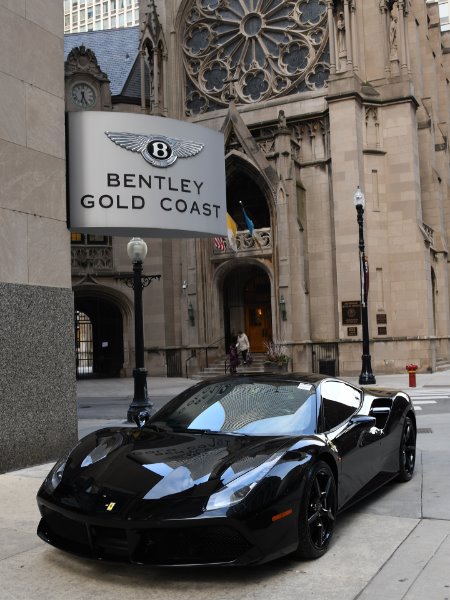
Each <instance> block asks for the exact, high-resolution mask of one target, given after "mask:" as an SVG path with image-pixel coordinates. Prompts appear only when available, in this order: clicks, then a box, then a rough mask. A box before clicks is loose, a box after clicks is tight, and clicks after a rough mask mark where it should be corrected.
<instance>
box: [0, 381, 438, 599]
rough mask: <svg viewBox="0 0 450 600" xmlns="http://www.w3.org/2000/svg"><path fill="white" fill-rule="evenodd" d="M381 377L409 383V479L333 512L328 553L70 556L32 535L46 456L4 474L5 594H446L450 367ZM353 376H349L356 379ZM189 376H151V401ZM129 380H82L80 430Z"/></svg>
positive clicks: (121, 394)
mask: <svg viewBox="0 0 450 600" xmlns="http://www.w3.org/2000/svg"><path fill="white" fill-rule="evenodd" d="M407 381H408V380H407V376H406V375H405V374H400V375H393V376H385V377H377V385H378V386H380V387H389V388H391V387H395V388H396V389H404V390H405V391H408V392H409V393H410V394H411V396H412V398H413V401H414V404H415V407H416V411H417V413H416V414H417V422H418V429H419V435H418V452H417V464H416V471H415V475H414V478H413V479H412V481H410V482H408V483H406V484H398V483H391V484H389V485H388V486H386V487H385V488H384V489H382V490H380V491H379V492H378V493H377V494H375V495H373V496H371V497H370V498H369V499H367V500H365V501H363V502H361V503H359V504H358V505H357V506H355V507H354V508H352V509H350V510H348V511H347V512H345V513H343V514H341V515H339V518H338V521H337V527H336V532H335V536H334V539H333V542H332V544H331V546H330V549H329V551H328V553H327V554H326V555H325V556H324V557H322V558H321V559H319V560H317V561H300V562H298V561H295V560H293V559H291V558H290V557H286V558H283V559H280V560H278V561H275V562H273V563H270V564H268V565H265V566H262V567H255V568H251V569H245V570H244V569H231V570H230V569H192V568H184V569H153V568H145V569H144V568H136V567H131V566H123V565H107V564H101V563H97V562H92V561H88V560H83V559H78V558H74V557H72V556H70V555H67V554H65V553H63V552H61V551H58V550H56V549H54V548H51V547H50V546H48V545H46V544H44V543H43V542H42V541H41V540H40V539H39V538H37V536H36V533H35V532H36V526H37V523H38V520H39V515H38V510H37V506H36V502H35V495H36V492H37V490H38V488H39V485H40V484H41V482H42V480H43V478H44V477H45V475H46V474H47V472H48V471H49V469H50V467H51V464H47V465H38V466H34V467H31V468H28V469H23V470H21V471H16V472H13V473H7V474H3V475H0V506H1V508H2V510H1V511H0V582H1V585H0V599H1V600H60V599H61V598H65V599H66V600H89V599H91V598H96V599H100V600H103V599H105V600H106V599H108V600H119V599H120V600H122V599H123V598H124V597H130V598H133V600H144V599H145V600H166V599H167V600H169V599H170V600H194V599H195V600H210V599H211V598H214V599H215V600H225V599H227V600H230V599H231V600H235V599H238V600H240V599H243V600H254V599H258V600H272V599H273V598H274V597H280V598H283V600H294V599H295V600H375V599H377V600H378V599H379V598H383V599H385V600H424V599H426V600H450V568H449V566H450V503H449V502H448V498H449V497H450V453H449V441H448V439H449V436H448V430H449V427H450V371H446V372H443V373H433V374H429V375H423V376H420V375H418V382H417V383H418V385H417V388H408V387H407ZM353 382H355V380H353ZM192 383H194V382H193V381H189V380H185V379H184V380H183V379H180V380H177V381H174V380H170V379H159V378H158V379H151V380H150V381H149V391H150V396H151V400H152V402H154V404H155V408H157V407H158V406H159V405H160V404H162V403H164V402H166V401H167V400H169V399H170V398H171V397H173V396H174V395H175V394H176V393H177V392H178V391H181V390H182V389H185V388H186V387H188V386H189V385H192ZM132 393H133V384H132V381H131V380H103V381H102V380H96V381H95V380H92V381H86V382H78V404H79V434H80V437H81V436H83V435H84V434H85V433H87V432H88V431H90V430H92V429H96V428H99V427H103V426H108V425H113V424H114V425H115V424H121V423H123V422H124V420H125V416H126V410H127V408H128V405H129V403H130V402H131V399H132Z"/></svg>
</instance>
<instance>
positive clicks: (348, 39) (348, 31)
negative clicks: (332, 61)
mask: <svg viewBox="0 0 450 600" xmlns="http://www.w3.org/2000/svg"><path fill="white" fill-rule="evenodd" d="M344 21H345V45H346V49H347V66H348V69H350V70H351V69H352V66H353V58H352V39H351V33H352V32H351V27H350V11H349V8H348V0H344Z"/></svg>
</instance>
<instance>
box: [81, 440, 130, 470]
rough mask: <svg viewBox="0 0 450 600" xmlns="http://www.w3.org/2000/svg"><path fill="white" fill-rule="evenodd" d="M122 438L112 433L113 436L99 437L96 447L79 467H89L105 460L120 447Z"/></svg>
mask: <svg viewBox="0 0 450 600" xmlns="http://www.w3.org/2000/svg"><path fill="white" fill-rule="evenodd" d="M122 441H123V437H122V436H121V435H120V433H114V434H113V435H105V436H103V437H100V438H99V440H98V444H97V446H96V447H95V448H94V449H93V450H92V451H91V452H89V454H88V455H87V456H86V458H85V459H84V460H83V462H82V463H81V465H80V466H81V467H89V466H90V465H93V464H94V463H96V462H98V461H99V460H102V459H103V458H106V457H107V456H108V454H111V452H113V451H114V450H116V449H117V448H118V447H119V446H121V445H122Z"/></svg>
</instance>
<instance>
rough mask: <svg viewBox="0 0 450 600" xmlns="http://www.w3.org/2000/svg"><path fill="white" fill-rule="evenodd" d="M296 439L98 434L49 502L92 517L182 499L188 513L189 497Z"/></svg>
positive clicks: (78, 451)
mask: <svg viewBox="0 0 450 600" xmlns="http://www.w3.org/2000/svg"><path fill="white" fill-rule="evenodd" d="M111 439H112V440H113V443H112V446H111V445H110V447H113V449H112V450H110V451H109V453H108V454H107V455H105V456H104V454H105V452H99V451H98V448H101V447H102V445H103V446H104V445H105V440H106V441H107V442H108V440H111ZM297 439H298V438H292V437H286V436H282V437H273V436H270V437H260V436H258V437H256V436H251V437H250V436H249V437H245V436H239V435H233V434H215V433H192V434H191V433H187V432H186V433H185V432H183V433H176V432H153V431H150V430H148V429H146V428H143V429H140V430H135V429H129V428H120V429H119V428H116V429H106V430H100V431H98V432H96V433H94V434H91V435H89V436H87V437H86V438H84V440H82V441H81V442H80V443H79V444H78V446H77V447H76V448H75V450H74V451H73V452H72V453H71V455H70V456H69V459H68V461H67V465H66V468H65V471H64V475H63V478H62V482H61V484H60V485H59V486H58V488H57V489H56V491H55V492H54V493H53V497H54V499H55V500H56V499H59V501H60V502H62V503H63V504H67V503H69V504H70V505H71V506H72V507H73V508H75V507H76V508H79V509H81V510H88V511H92V510H95V512H97V509H98V506H99V505H100V506H101V507H102V509H105V510H106V509H108V507H110V506H113V505H114V507H113V508H114V509H115V507H116V506H118V507H119V506H121V505H122V506H124V505H125V504H127V505H129V504H130V502H132V501H136V500H140V501H146V503H155V502H156V503H158V502H159V501H161V500H163V499H164V501H165V502H166V503H167V500H168V499H172V500H173V501H180V500H183V502H184V507H185V508H186V499H187V498H189V499H190V500H191V501H193V500H194V499H196V498H197V499H198V500H200V499H204V498H205V497H208V496H210V495H211V494H212V493H214V492H215V491H217V490H218V489H220V488H221V487H223V486H224V485H227V484H228V483H230V482H231V481H233V479H235V478H236V477H239V476H240V475H243V474H244V473H246V472H248V471H250V470H251V469H255V468H257V467H258V466H260V465H262V464H263V463H264V462H266V461H267V460H268V459H269V458H271V457H272V456H273V455H274V454H275V453H278V452H280V450H283V449H285V448H286V449H287V448H289V447H290V446H291V445H292V443H293V442H294V441H296V440H297ZM106 445H107V444H106ZM280 456H281V454H280ZM99 503H100V504H99ZM74 504H75V506H74ZM194 504H196V503H195V502H194ZM111 510H112V509H111Z"/></svg>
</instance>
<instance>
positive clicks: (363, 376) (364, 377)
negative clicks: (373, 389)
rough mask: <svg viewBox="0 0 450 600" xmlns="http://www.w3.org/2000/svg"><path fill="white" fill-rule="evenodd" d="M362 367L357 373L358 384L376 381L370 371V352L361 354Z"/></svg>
mask: <svg viewBox="0 0 450 600" xmlns="http://www.w3.org/2000/svg"><path fill="white" fill-rule="evenodd" d="M361 359H362V368H361V373H360V375H359V385H371V384H374V383H376V379H375V375H374V374H373V373H372V363H371V357H370V354H363V355H362V357H361Z"/></svg>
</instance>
